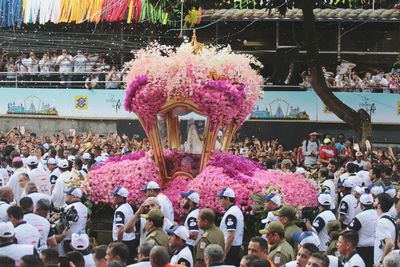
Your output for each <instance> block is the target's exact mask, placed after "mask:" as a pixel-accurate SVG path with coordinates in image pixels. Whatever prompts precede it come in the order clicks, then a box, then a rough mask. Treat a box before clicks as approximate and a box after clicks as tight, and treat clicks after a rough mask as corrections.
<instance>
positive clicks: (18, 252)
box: [0, 222, 37, 266]
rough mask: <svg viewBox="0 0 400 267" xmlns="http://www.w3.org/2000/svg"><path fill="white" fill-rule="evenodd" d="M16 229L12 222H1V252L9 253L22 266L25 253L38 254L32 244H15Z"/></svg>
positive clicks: (17, 264) (3, 253) (2, 253)
mask: <svg viewBox="0 0 400 267" xmlns="http://www.w3.org/2000/svg"><path fill="white" fill-rule="evenodd" d="M14 237H15V230H14V226H13V225H12V223H11V222H0V254H1V255H7V256H8V257H10V258H12V259H13V260H15V262H16V266H20V263H21V258H22V257H23V256H25V255H35V254H37V252H36V249H35V248H34V247H33V246H32V245H26V244H15V243H14Z"/></svg>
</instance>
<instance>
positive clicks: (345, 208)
mask: <svg viewBox="0 0 400 267" xmlns="http://www.w3.org/2000/svg"><path fill="white" fill-rule="evenodd" d="M357 204H358V202H357V199H356V198H355V197H354V196H353V195H352V194H348V195H345V196H344V197H343V198H342V200H341V201H340V203H339V213H340V214H343V215H345V219H344V221H343V224H344V225H349V224H350V222H351V221H352V220H353V219H354V216H355V210H356V208H357Z"/></svg>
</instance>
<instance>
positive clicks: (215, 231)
mask: <svg viewBox="0 0 400 267" xmlns="http://www.w3.org/2000/svg"><path fill="white" fill-rule="evenodd" d="M210 244H217V245H220V246H221V247H222V249H225V239H224V234H223V233H222V231H221V229H219V228H218V227H217V226H215V225H213V226H211V227H210V228H209V229H207V230H206V231H204V232H203V234H202V235H201V237H200V239H199V242H197V245H196V248H195V252H196V253H195V255H196V256H195V259H196V260H204V249H205V248H206V247H207V246H208V245H210Z"/></svg>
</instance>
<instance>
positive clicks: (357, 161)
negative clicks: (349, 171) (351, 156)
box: [353, 151, 365, 170]
mask: <svg viewBox="0 0 400 267" xmlns="http://www.w3.org/2000/svg"><path fill="white" fill-rule="evenodd" d="M353 163H354V164H356V165H358V168H359V169H360V170H363V169H364V164H365V161H364V160H363V153H362V152H361V151H357V152H356V159H355V160H354V161H353Z"/></svg>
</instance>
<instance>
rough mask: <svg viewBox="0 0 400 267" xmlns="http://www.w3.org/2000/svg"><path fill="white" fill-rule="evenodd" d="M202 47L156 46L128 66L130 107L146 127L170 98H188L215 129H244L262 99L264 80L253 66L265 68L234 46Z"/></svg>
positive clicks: (149, 48) (127, 100) (148, 49)
mask: <svg viewBox="0 0 400 267" xmlns="http://www.w3.org/2000/svg"><path fill="white" fill-rule="evenodd" d="M198 45H199V43H196V44H195V45H194V44H193V41H192V43H189V42H184V43H183V44H182V45H181V46H179V47H177V48H176V47H171V46H166V45H160V44H157V43H152V44H151V45H150V46H149V47H147V48H145V49H141V50H139V51H137V52H136V53H135V59H134V60H132V61H131V62H130V63H129V67H130V72H129V73H128V77H127V82H128V86H127V89H126V96H125V109H126V110H127V111H130V112H135V113H137V114H138V115H139V116H140V117H141V118H143V120H144V122H145V123H146V121H151V120H152V119H153V118H154V117H155V116H156V114H157V113H158V111H159V110H160V109H161V107H162V106H163V105H164V104H165V103H166V102H167V100H168V99H173V98H175V99H186V100H190V101H192V102H193V103H194V104H196V105H197V106H198V107H199V109H200V111H201V112H202V113H204V115H206V116H208V118H209V119H210V122H211V127H213V126H215V125H216V124H217V123H218V122H219V121H220V122H221V123H222V126H226V125H228V124H230V123H231V122H235V123H237V124H238V125H241V124H242V123H243V122H244V120H245V119H246V117H247V116H248V114H249V113H250V112H251V110H252V109H253V107H254V105H255V103H256V101H257V100H258V99H259V97H260V96H261V92H262V84H263V78H262V77H261V75H260V74H259V73H258V72H257V70H256V69H253V67H254V68H261V67H262V64H261V63H260V62H259V61H258V60H257V59H255V58H254V57H253V56H251V55H246V54H235V53H234V52H233V51H232V50H231V48H230V47H229V46H228V47H217V46H205V47H201V49H196V47H197V46H198ZM197 48H198V47H197ZM146 127H150V125H146Z"/></svg>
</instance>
